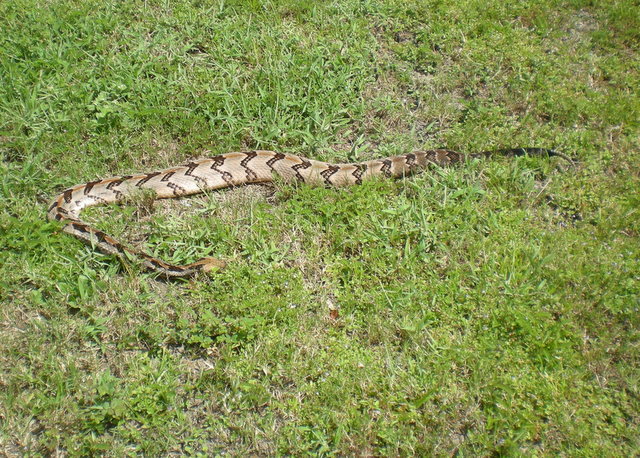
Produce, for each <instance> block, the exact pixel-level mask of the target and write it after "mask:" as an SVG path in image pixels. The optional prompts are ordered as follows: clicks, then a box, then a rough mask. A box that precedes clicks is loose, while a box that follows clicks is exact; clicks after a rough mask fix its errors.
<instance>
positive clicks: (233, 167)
mask: <svg viewBox="0 0 640 458" xmlns="http://www.w3.org/2000/svg"><path fill="white" fill-rule="evenodd" d="M495 154H499V155H505V156H523V155H542V156H558V157H561V158H564V159H565V160H567V161H569V162H572V160H571V159H570V158H569V157H568V156H566V155H564V154H562V153H559V152H556V151H553V150H549V149H543V148H515V149H504V150H495V151H487V152H483V153H477V154H471V155H464V154H461V153H458V152H455V151H450V150H444V149H436V150H430V151H416V152H413V153H407V154H401V155H399V156H392V157H387V158H383V159H375V160H371V161H366V162H360V163H351V164H332V163H327V162H321V161H316V160H312V159H307V158H304V157H301V156H296V155H293V154H283V153H277V152H273V151H246V152H235V153H227V154H221V155H219V156H214V157H210V158H206V159H201V160H197V161H191V162H188V163H186V164H183V165H180V166H177V167H171V168H168V169H166V170H161V171H157V172H151V173H142V174H138V175H127V176H120V177H113V178H107V179H104V180H97V181H91V182H88V183H84V184H80V185H77V186H73V187H71V188H69V189H67V190H65V191H63V192H62V193H60V194H59V195H58V196H57V197H56V198H55V200H54V201H53V202H52V204H51V206H50V207H49V210H48V217H49V219H51V220H56V221H60V222H62V223H63V224H64V227H63V231H64V232H67V233H69V234H71V235H73V236H75V237H77V238H79V239H81V240H83V241H85V242H88V243H90V244H92V245H93V246H95V247H96V248H98V249H99V250H100V251H102V252H104V253H107V254H112V255H117V256H120V257H123V256H124V255H126V254H127V253H129V254H132V255H134V256H136V257H138V258H140V259H141V260H142V261H143V263H144V265H145V267H147V268H149V269H151V270H154V271H156V272H158V273H159V274H160V275H161V276H164V277H188V276H191V275H194V274H195V273H197V272H207V271H209V270H211V269H213V268H216V267H224V265H225V263H224V261H221V260H219V259H215V258H203V259H200V260H198V261H196V262H194V263H192V264H187V265H183V266H180V265H173V264H169V263H166V262H164V261H162V260H161V259H158V258H156V257H154V256H151V255H149V254H147V253H144V252H142V251H139V250H135V249H133V248H130V247H128V246H126V245H124V244H122V243H120V242H119V241H117V240H115V239H113V238H112V237H110V236H108V235H107V234H105V233H104V232H103V231H101V230H98V229H95V228H93V227H91V226H90V225H89V224H87V223H85V222H83V221H82V220H81V219H80V212H81V211H82V210H83V209H84V208H86V207H91V206H94V205H103V204H111V203H117V202H122V201H123V200H125V199H126V198H127V197H130V196H131V195H132V194H134V193H135V192H136V191H138V190H150V191H153V192H154V193H155V198H157V199H163V198H171V197H180V196H187V195H190V194H196V193H200V192H203V191H206V190H214V189H221V188H227V187H230V186H239V185H244V184H248V183H265V182H270V181H273V177H274V176H279V177H281V179H283V180H284V181H286V182H294V181H300V182H303V183H306V184H309V185H320V186H351V185H358V184H361V183H362V182H363V181H364V180H367V179H370V178H374V177H388V178H394V177H396V178H397V177H403V176H408V175H411V174H413V173H414V172H417V171H420V170H423V169H425V168H427V167H428V166H429V165H431V164H433V165H436V166H443V167H444V166H449V165H455V164H460V163H463V162H465V161H467V160H469V159H473V158H479V157H488V156H492V155H495Z"/></svg>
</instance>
